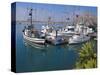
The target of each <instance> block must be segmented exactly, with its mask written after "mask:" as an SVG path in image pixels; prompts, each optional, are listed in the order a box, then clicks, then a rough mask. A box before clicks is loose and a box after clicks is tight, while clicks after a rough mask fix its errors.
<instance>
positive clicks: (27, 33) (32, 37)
mask: <svg viewBox="0 0 100 75" xmlns="http://www.w3.org/2000/svg"><path fill="white" fill-rule="evenodd" d="M29 16H30V25H28V26H27V27H25V28H24V30H23V38H24V39H25V40H27V41H30V42H32V43H36V44H45V39H42V38H40V36H39V32H38V31H37V30H35V29H34V26H33V24H32V9H31V10H30V13H29Z"/></svg>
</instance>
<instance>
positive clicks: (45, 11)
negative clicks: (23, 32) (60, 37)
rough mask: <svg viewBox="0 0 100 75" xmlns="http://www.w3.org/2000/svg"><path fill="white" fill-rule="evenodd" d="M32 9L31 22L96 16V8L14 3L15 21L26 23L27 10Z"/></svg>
mask: <svg viewBox="0 0 100 75" xmlns="http://www.w3.org/2000/svg"><path fill="white" fill-rule="evenodd" d="M30 8H32V9H33V20H35V21H47V20H48V17H51V20H53V21H65V20H66V18H72V17H73V15H74V14H79V15H80V14H82V13H85V12H89V13H91V14H92V15H95V16H97V7H92V6H91V7H90V6H73V5H58V4H41V3H24V2H17V3H16V20H17V21H27V19H28V18H29V16H28V13H29V9H30Z"/></svg>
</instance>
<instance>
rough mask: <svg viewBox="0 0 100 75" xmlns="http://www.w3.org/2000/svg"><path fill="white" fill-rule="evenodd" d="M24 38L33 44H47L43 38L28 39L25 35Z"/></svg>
mask: <svg viewBox="0 0 100 75" xmlns="http://www.w3.org/2000/svg"><path fill="white" fill-rule="evenodd" d="M23 38H24V39H25V40H28V41H30V42H32V43H36V44H45V39H41V38H34V37H28V36H26V35H24V34H23Z"/></svg>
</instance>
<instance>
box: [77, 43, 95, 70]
mask: <svg viewBox="0 0 100 75" xmlns="http://www.w3.org/2000/svg"><path fill="white" fill-rule="evenodd" d="M78 54H79V59H78V61H77V62H76V68H78V69H80V68H96V67H97V53H96V51H95V49H94V43H93V42H87V43H85V44H83V45H82V47H81V49H80V50H79V53H78Z"/></svg>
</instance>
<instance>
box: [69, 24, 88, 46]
mask: <svg viewBox="0 0 100 75" xmlns="http://www.w3.org/2000/svg"><path fill="white" fill-rule="evenodd" d="M75 31H76V33H77V34H74V35H73V36H72V37H71V38H69V41H68V42H69V44H77V43H82V42H86V41H88V40H89V39H90V36H88V33H89V32H87V31H89V28H88V27H86V26H85V25H84V23H82V22H81V23H79V24H77V25H76V28H75Z"/></svg>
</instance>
